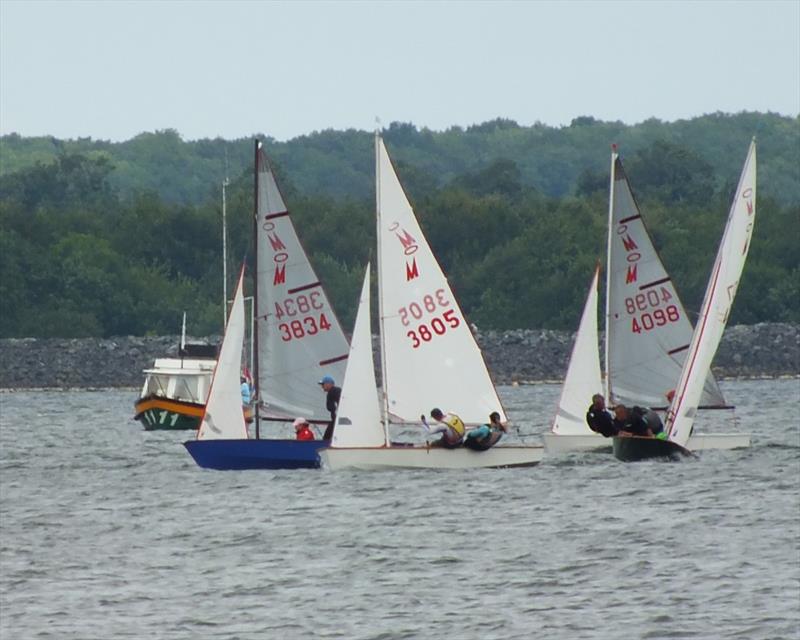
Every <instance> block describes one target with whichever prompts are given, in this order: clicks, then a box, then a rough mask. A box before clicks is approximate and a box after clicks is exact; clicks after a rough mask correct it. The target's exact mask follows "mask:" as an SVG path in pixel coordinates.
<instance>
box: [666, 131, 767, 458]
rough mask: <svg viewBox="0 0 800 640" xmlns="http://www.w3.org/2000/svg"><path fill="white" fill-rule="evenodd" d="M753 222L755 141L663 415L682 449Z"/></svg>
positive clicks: (743, 260)
mask: <svg viewBox="0 0 800 640" xmlns="http://www.w3.org/2000/svg"><path fill="white" fill-rule="evenodd" d="M755 218H756V143H755V140H753V141H752V142H751V143H750V148H749V150H748V152H747V159H746V160H745V163H744V168H743V169H742V175H741V176H740V178H739V186H738V187H737V189H736V195H735V196H734V199H733V204H732V205H731V210H730V213H729V214H728V222H727V224H726V226H725V232H724V234H723V236H722V241H721V242H720V245H719V250H718V251H717V257H716V260H715V261H714V267H713V268H712V270H711V278H710V280H709V282H708V287H707V288H706V295H705V297H704V298H703V306H702V307H701V310H700V317H699V318H698V321H697V326H696V327H695V330H694V333H693V334H692V342H691V345H690V346H689V352H688V354H687V356H686V363H685V364H684V366H683V369H682V371H681V376H680V380H679V382H678V386H677V387H676V392H675V398H674V399H673V401H672V404H671V405H670V407H669V409H668V411H667V421H666V430H667V432H668V434H669V439H670V440H672V441H674V442H677V443H678V444H680V445H681V446H686V443H687V442H688V441H689V436H690V435H691V432H692V424H693V423H694V418H695V414H696V412H697V406H698V404H699V403H700V396H701V394H702V389H703V380H705V377H706V374H707V373H708V371H709V370H710V368H711V361H712V360H713V359H714V354H715V353H716V352H717V347H718V346H719V341H720V340H721V339H722V334H723V332H724V331H725V325H726V324H727V322H728V316H729V315H730V311H731V306H732V305H733V299H734V297H735V296H736V289H737V288H738V286H739V278H740V277H741V275H742V270H743V269H744V263H745V260H746V259H747V251H748V249H749V248H750V239H751V237H752V235H753V223H754V222H755Z"/></svg>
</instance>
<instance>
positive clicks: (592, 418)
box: [586, 393, 617, 438]
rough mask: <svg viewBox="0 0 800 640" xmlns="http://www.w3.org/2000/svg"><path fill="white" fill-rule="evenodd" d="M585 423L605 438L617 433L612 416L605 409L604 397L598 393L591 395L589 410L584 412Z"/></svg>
mask: <svg viewBox="0 0 800 640" xmlns="http://www.w3.org/2000/svg"><path fill="white" fill-rule="evenodd" d="M586 424H588V425H589V428H590V429H591V430H592V431H594V432H595V433H599V434H601V435H602V436H603V437H605V438H610V437H612V436H615V435H617V429H616V427H615V426H614V418H613V417H612V416H611V414H610V413H609V412H608V409H606V399H605V398H604V397H603V395H602V394H600V393H595V394H594V395H593V396H592V404H590V405H589V410H588V411H587V412H586Z"/></svg>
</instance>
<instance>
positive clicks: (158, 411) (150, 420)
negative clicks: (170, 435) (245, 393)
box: [133, 396, 254, 431]
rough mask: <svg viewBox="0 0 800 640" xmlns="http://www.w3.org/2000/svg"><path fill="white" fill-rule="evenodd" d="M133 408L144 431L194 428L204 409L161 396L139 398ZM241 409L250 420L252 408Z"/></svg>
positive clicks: (197, 405)
mask: <svg viewBox="0 0 800 640" xmlns="http://www.w3.org/2000/svg"><path fill="white" fill-rule="evenodd" d="M133 408H134V412H135V413H134V415H133V419H134V420H138V421H139V422H141V423H142V426H144V428H145V430H146V431H180V430H185V429H195V430H196V429H197V428H198V427H199V426H200V420H202V418H203V411H205V405H204V404H200V403H197V402H188V401H186V400H173V399H171V398H164V397H162V396H149V397H146V398H139V400H137V401H136V402H135V403H134V405H133ZM242 411H243V412H244V419H245V421H247V422H252V421H253V414H254V411H253V408H252V407H249V406H248V407H244V408H243V409H242Z"/></svg>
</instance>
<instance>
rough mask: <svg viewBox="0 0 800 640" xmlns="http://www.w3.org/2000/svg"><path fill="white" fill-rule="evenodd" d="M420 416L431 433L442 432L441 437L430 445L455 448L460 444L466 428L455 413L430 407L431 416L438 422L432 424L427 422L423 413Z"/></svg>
mask: <svg viewBox="0 0 800 640" xmlns="http://www.w3.org/2000/svg"><path fill="white" fill-rule="evenodd" d="M420 418H421V419H422V424H424V425H425V428H426V429H427V430H428V431H429V432H430V433H431V434H434V433H441V434H442V437H441V438H439V439H438V440H434V441H433V442H431V446H432V447H445V448H447V449H455V448H456V447H458V446H459V445H461V442H462V440H463V439H464V434H465V433H466V431H467V428H466V427H465V426H464V421H463V420H462V419H461V418H459V417H458V416H457V415H456V414H455V413H443V412H442V410H441V409H431V418H433V419H434V420H436V422H438V423H439V424H436V425H434V426H430V425H429V424H428V422H427V421H426V420H425V416H424V415H423V416H420Z"/></svg>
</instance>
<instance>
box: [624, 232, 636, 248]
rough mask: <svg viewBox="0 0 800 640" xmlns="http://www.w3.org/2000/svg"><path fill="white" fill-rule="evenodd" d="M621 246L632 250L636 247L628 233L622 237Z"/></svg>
mask: <svg viewBox="0 0 800 640" xmlns="http://www.w3.org/2000/svg"><path fill="white" fill-rule="evenodd" d="M622 246H624V247H625V251H633V250H634V249H638V247H637V246H636V243H635V242H634V241H633V238H631V236H630V234H628V235H626V236H625V237H624V238H622Z"/></svg>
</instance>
